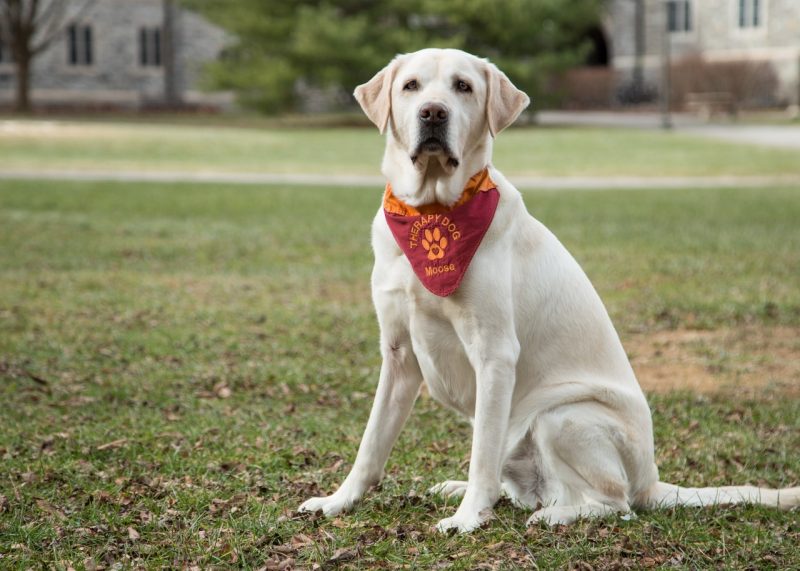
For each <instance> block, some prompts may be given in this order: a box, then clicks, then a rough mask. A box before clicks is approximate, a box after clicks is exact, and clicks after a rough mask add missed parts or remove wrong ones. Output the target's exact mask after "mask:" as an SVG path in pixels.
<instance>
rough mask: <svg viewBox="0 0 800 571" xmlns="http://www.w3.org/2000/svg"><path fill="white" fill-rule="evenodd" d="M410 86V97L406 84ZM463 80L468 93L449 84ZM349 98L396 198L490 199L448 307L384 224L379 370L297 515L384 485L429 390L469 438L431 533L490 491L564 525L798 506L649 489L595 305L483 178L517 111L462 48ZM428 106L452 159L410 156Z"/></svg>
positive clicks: (332, 508) (457, 522)
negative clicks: (355, 433)
mask: <svg viewBox="0 0 800 571" xmlns="http://www.w3.org/2000/svg"><path fill="white" fill-rule="evenodd" d="M411 80H414V81H416V86H415V88H414V89H404V86H407V85H409V83H408V82H409V81H411ZM458 81H463V82H466V84H468V85H469V86H470V87H471V92H464V91H463V90H459V89H456V87H455V86H456V85H457V82H458ZM412 85H413V84H412ZM461 87H463V86H461ZM355 96H356V98H357V99H358V101H359V102H360V103H361V105H362V107H363V108H364V111H365V112H366V114H367V115H368V116H369V117H370V119H372V121H373V122H375V124H376V125H377V126H378V127H379V129H380V130H381V131H384V130H386V131H387V140H386V153H385V156H384V160H383V168H382V170H383V174H384V175H385V176H386V178H387V179H388V180H389V182H390V183H391V185H392V189H393V191H394V193H395V194H396V195H397V196H398V197H399V198H400V199H401V200H403V201H404V202H406V203H408V204H410V205H413V206H418V205H422V204H429V203H433V202H438V203H440V204H444V205H451V204H453V203H454V202H455V201H456V200H457V199H458V197H459V196H460V194H461V192H462V190H463V188H464V185H465V183H466V181H467V180H468V179H469V177H470V176H472V175H473V174H475V173H477V172H478V171H480V170H481V169H483V168H484V167H486V166H487V165H488V166H489V173H490V176H491V178H492V180H494V181H495V183H496V184H497V187H498V190H499V192H500V202H499V205H498V207H497V211H496V214H495V217H494V220H493V221H492V224H491V226H490V228H489V230H488V232H487V233H486V235H485V237H484V240H483V242H482V244H481V246H480V248H479V249H478V251H477V254H476V255H475V257H474V259H473V261H472V264H471V267H470V268H469V270H468V271H467V273H466V275H465V277H464V279H463V282H462V283H461V285H460V287H459V289H458V290H457V291H456V292H455V293H453V294H452V295H450V296H449V297H446V298H442V297H437V296H435V295H433V294H432V293H430V292H428V291H427V290H426V289H425V288H424V287H423V286H422V284H421V283H420V281H419V280H418V279H417V277H416V276H415V275H414V273H413V271H412V269H411V266H410V264H409V262H408V260H407V259H406V258H405V256H404V255H403V253H402V252H401V251H400V249H399V248H398V246H397V244H396V242H395V240H394V238H393V236H392V234H391V232H390V230H389V228H388V226H387V224H386V221H385V218H384V214H383V212H382V210H381V211H379V212H378V214H377V216H376V217H375V220H374V223H373V227H372V245H373V249H374V251H375V266H374V270H373V273H372V294H373V299H374V302H375V307H376V309H377V314H378V320H379V323H380V330H381V340H380V347H381V353H382V356H383V366H382V368H381V374H380V380H379V382H378V388H377V394H376V396H375V402H374V404H373V407H372V412H371V413H370V416H369V421H368V422H367V427H366V430H365V432H364V436H363V440H362V442H361V446H360V447H359V450H358V455H357V457H356V460H355V464H354V465H353V468H352V470H351V472H350V474H349V475H348V476H347V478H346V479H345V481H344V483H343V484H342V485H341V487H340V488H339V489H338V490H337V491H336V492H335V493H334V494H333V495H331V496H328V497H323V498H312V499H310V500H308V501H306V502H305V503H304V504H303V505H302V506H301V507H300V509H301V510H302V511H318V510H321V511H323V512H324V513H325V514H326V515H334V514H337V513H339V512H341V511H343V510H347V509H349V508H350V507H351V506H353V505H354V504H355V503H356V502H357V501H358V500H359V499H360V498H361V497H362V495H363V494H364V493H365V492H366V491H367V489H368V488H369V487H370V486H373V485H375V484H377V483H378V482H379V481H380V480H381V478H382V476H383V468H384V465H385V463H386V460H387V458H388V456H389V452H390V450H391V448H392V446H393V444H394V442H395V439H396V438H397V435H398V434H399V432H400V430H401V428H402V426H403V424H404V423H405V421H406V418H407V417H408V415H409V413H410V411H411V408H412V406H413V404H414V401H415V399H416V397H417V394H418V392H419V389H420V386H421V384H422V382H423V380H424V381H425V382H426V384H427V386H428V389H429V391H430V394H431V395H432V396H433V398H435V399H436V400H438V401H439V402H441V403H443V404H445V405H447V406H449V407H450V408H453V409H455V410H456V411H458V412H460V413H462V414H464V415H466V416H467V417H469V418H470V419H471V420H472V425H473V438H472V456H471V461H470V466H469V478H468V480H467V481H466V482H461V481H447V482H443V483H441V484H439V485H437V486H434V487H433V488H432V489H431V491H432V492H437V493H442V494H444V495H447V496H463V500H462V501H461V505H460V506H459V508H458V510H457V511H456V512H455V514H454V515H453V516H452V517H449V518H446V519H443V520H442V521H440V522H439V523H438V526H437V527H438V529H439V530H442V531H445V530H449V529H457V530H459V531H469V530H472V529H474V528H476V527H478V526H479V525H481V524H482V523H483V522H484V521H486V520H487V518H488V517H490V514H491V508H492V506H493V505H494V504H495V502H496V501H497V499H498V498H499V496H500V494H501V492H502V493H506V494H507V495H508V496H509V497H510V498H511V499H512V501H514V502H515V503H516V504H518V505H522V506H527V507H530V508H534V509H535V511H534V512H533V515H532V516H531V518H530V520H529V523H532V522H537V521H546V522H549V523H570V522H572V521H574V520H575V519H576V518H578V517H581V516H593V515H603V514H608V513H612V512H626V511H628V510H630V508H631V506H643V507H656V506H661V505H676V504H681V505H707V504H713V503H740V502H760V503H765V504H769V505H773V506H780V507H784V508H788V507H791V506H794V505H797V504H798V503H800V488H791V489H784V490H766V489H758V488H753V487H745V486H740V487H729V488H702V489H696V488H695V489H691V488H680V487H678V486H674V485H671V484H666V483H663V482H659V479H658V469H657V468H656V465H655V462H654V453H653V431H652V423H651V417H650V410H649V408H648V405H647V401H646V400H645V397H644V395H643V394H642V391H641V389H640V388H639V384H638V383H637V381H636V377H635V376H634V373H633V370H632V369H631V366H630V363H629V361H628V358H627V356H626V354H625V351H624V350H623V348H622V345H621V343H620V340H619V337H618V336H617V333H616V331H615V329H614V327H613V325H612V324H611V320H610V319H609V317H608V314H607V312H606V310H605V307H604V306H603V304H602V302H601V301H600V298H599V297H598V295H597V293H596V292H595V290H594V288H593V287H592V285H591V283H590V282H589V279H588V278H587V277H586V275H585V274H584V272H583V271H582V270H581V268H580V267H579V265H578V264H577V262H576V261H575V260H574V259H573V257H572V256H571V255H570V254H569V253H568V252H567V250H566V249H565V248H564V246H562V245H561V243H560V242H559V241H558V240H557V239H556V237H555V236H554V235H553V234H552V233H551V232H550V231H549V230H548V229H547V228H545V227H544V226H543V225H542V224H541V223H540V222H538V221H537V220H536V219H534V218H533V217H531V216H530V215H529V214H528V213H527V211H526V209H525V206H524V205H523V202H522V198H521V196H520V194H519V192H518V191H517V190H516V189H515V188H514V187H513V186H512V185H511V184H510V183H509V182H508V181H507V180H506V178H505V177H504V176H503V175H502V174H501V173H500V172H499V171H497V169H495V168H494V167H492V166H491V153H492V140H493V137H494V135H496V134H497V133H499V132H500V131H502V130H503V129H504V128H505V127H507V126H508V125H510V124H511V123H512V122H513V121H514V120H515V119H516V118H517V116H518V115H519V114H520V112H521V111H522V110H523V109H524V108H525V107H526V106H527V105H528V97H527V96H526V95H525V94H524V93H522V92H521V91H519V90H518V89H516V88H515V87H514V86H513V85H512V83H511V82H510V81H509V80H508V78H507V77H506V76H505V75H504V74H503V73H502V72H500V71H499V70H498V69H497V68H496V67H495V66H494V65H492V64H490V63H488V62H487V61H485V60H482V59H478V58H476V57H474V56H471V55H469V54H466V53H464V52H461V51H457V50H434V49H429V50H423V51H420V52H416V53H412V54H407V55H403V56H398V57H397V58H396V59H394V60H393V61H392V62H391V63H390V64H389V65H388V66H387V67H386V68H385V69H383V70H382V71H381V72H379V73H378V74H377V75H376V76H375V77H374V78H373V79H372V80H371V81H369V82H368V83H366V84H364V85H361V86H359V87H358V88H357V89H356V92H355ZM430 103H436V104H439V105H442V106H444V107H445V108H446V109H447V110H448V113H449V119H448V127H447V138H448V140H447V143H448V147H449V149H450V152H449V154H448V153H445V152H444V151H437V150H435V149H434V150H432V151H426V152H422V153H419V154H418V156H416V157H414V155H415V154H417V153H416V151H415V148H416V144H417V139H418V130H419V129H420V121H419V119H418V117H419V112H420V109H421V107H422V106H423V105H426V104H430ZM412 157H414V159H415V160H413V161H412ZM456 164H457V166H456Z"/></svg>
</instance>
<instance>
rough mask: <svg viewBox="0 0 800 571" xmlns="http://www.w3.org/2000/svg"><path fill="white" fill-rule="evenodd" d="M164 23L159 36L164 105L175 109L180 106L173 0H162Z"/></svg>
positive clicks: (175, 15)
mask: <svg viewBox="0 0 800 571" xmlns="http://www.w3.org/2000/svg"><path fill="white" fill-rule="evenodd" d="M163 8H164V22H163V26H162V28H161V29H162V34H161V51H162V60H163V61H162V64H163V66H164V103H165V104H166V106H167V107H170V108H176V107H179V106H180V104H181V94H180V88H179V87H178V77H177V69H176V65H175V64H176V63H177V62H176V59H177V58H176V55H177V54H176V53H175V52H176V45H177V41H176V40H177V38H176V32H177V29H176V28H177V27H176V22H175V19H176V17H177V14H176V6H175V0H163Z"/></svg>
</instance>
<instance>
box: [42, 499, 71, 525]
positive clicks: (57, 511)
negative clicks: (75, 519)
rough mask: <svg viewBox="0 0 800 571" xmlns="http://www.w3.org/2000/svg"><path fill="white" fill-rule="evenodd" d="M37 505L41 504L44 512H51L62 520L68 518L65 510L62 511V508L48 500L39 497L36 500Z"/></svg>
mask: <svg viewBox="0 0 800 571" xmlns="http://www.w3.org/2000/svg"><path fill="white" fill-rule="evenodd" d="M36 505H37V506H39V509H40V510H42V511H43V512H46V513H49V514H50V515H54V516H56V517H57V518H58V519H60V520H61V521H64V520H66V519H67V516H66V515H65V514H64V512H62V511H61V510H60V509H58V508H57V507H55V506H54V505H53V504H51V503H50V502H48V501H47V500H43V499H38V500H36Z"/></svg>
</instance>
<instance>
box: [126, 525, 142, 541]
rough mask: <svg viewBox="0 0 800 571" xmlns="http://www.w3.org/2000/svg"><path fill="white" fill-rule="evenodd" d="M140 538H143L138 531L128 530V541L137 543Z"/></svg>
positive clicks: (130, 528)
mask: <svg viewBox="0 0 800 571" xmlns="http://www.w3.org/2000/svg"><path fill="white" fill-rule="evenodd" d="M139 537H141V536H140V535H139V532H138V531H136V530H135V529H133V528H132V527H129V528H128V539H130V540H131V541H136V540H137V539H139Z"/></svg>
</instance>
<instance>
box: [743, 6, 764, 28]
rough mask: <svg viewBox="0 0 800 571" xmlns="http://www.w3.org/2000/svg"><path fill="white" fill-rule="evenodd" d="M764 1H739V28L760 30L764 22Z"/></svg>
mask: <svg viewBox="0 0 800 571" xmlns="http://www.w3.org/2000/svg"><path fill="white" fill-rule="evenodd" d="M763 8H764V0H739V27H740V28H758V27H760V26H761V22H763V21H764V18H763V14H762V10H763Z"/></svg>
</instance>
